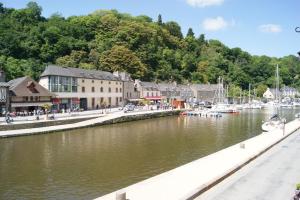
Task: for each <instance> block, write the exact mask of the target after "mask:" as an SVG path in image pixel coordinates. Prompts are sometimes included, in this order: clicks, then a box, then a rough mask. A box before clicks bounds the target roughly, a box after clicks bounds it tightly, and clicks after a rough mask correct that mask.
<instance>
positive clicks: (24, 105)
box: [11, 102, 52, 108]
mask: <svg viewBox="0 0 300 200" xmlns="http://www.w3.org/2000/svg"><path fill="white" fill-rule="evenodd" d="M45 104H48V105H50V106H51V105H52V103H51V102H32V103H11V107H12V108H17V107H31V106H34V107H35V106H43V105H45Z"/></svg>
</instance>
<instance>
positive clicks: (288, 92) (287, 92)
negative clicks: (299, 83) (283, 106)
mask: <svg viewBox="0 0 300 200" xmlns="http://www.w3.org/2000/svg"><path fill="white" fill-rule="evenodd" d="M280 92H281V95H282V97H283V98H284V97H290V98H295V97H296V96H299V92H298V90H297V89H296V88H293V87H288V86H284V87H283V88H281V91H280Z"/></svg>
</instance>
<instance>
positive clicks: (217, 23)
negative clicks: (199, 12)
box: [202, 17, 235, 31]
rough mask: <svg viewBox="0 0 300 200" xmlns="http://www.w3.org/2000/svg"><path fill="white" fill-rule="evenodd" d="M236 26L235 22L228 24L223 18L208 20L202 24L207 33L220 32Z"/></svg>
mask: <svg viewBox="0 0 300 200" xmlns="http://www.w3.org/2000/svg"><path fill="white" fill-rule="evenodd" d="M234 25H235V21H234V20H231V22H227V21H226V20H224V19H223V17H216V18H207V19H205V20H204V21H203V22H202V26H203V29H204V30H206V31H218V30H222V29H225V28H227V27H229V26H234Z"/></svg>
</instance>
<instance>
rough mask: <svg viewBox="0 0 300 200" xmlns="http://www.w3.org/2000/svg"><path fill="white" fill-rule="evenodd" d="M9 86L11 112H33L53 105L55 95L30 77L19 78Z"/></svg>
mask: <svg viewBox="0 0 300 200" xmlns="http://www.w3.org/2000/svg"><path fill="white" fill-rule="evenodd" d="M8 84H9V98H10V100H9V101H10V111H11V112H25V111H26V112H32V111H34V110H38V109H41V108H42V107H43V106H45V105H49V106H51V105H52V102H51V99H52V97H54V95H53V94H52V93H50V92H49V91H48V90H47V89H45V88H44V87H42V86H41V85H40V84H39V83H37V82H36V81H34V80H33V79H32V78H30V77H21V78H17V79H14V80H11V81H9V82H8Z"/></svg>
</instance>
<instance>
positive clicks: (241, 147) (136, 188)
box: [97, 119, 300, 200]
mask: <svg viewBox="0 0 300 200" xmlns="http://www.w3.org/2000/svg"><path fill="white" fill-rule="evenodd" d="M299 128H300V121H299V120H298V119H296V120H294V121H292V122H289V123H288V124H286V126H285V131H283V130H282V129H280V130H276V131H273V132H268V133H262V134H260V135H258V136H256V137H253V138H251V139H248V140H246V141H244V142H241V143H239V144H236V145H233V146H231V147H228V148H226V149H223V150H221V151H218V152H216V153H214V154H211V155H209V156H206V157H203V158H201V159H199V160H196V161H193V162H191V163H188V164H186V165H183V166H181V167H178V168H175V169H173V170H170V171H168V172H165V173H163V174H160V175H157V176H154V177H152V178H149V179H147V180H144V181H141V182H139V183H136V184H133V185H131V186H128V187H126V188H123V189H121V190H119V191H115V192H112V193H110V194H107V195H105V196H102V197H99V198H97V200H115V199H116V195H117V194H120V193H121V194H122V193H123V194H124V193H126V199H130V200H141V199H143V200H153V199H156V200H165V199H172V200H175V199H179V200H181V199H194V198H196V197H198V196H199V195H200V194H202V193H203V192H204V191H206V190H207V189H209V188H211V187H212V186H214V185H215V184H217V183H218V182H219V181H221V180H223V179H224V178H226V177H228V176H229V175H232V174H233V173H234V172H236V171H237V170H238V169H240V168H242V167H244V166H247V165H246V164H248V163H249V162H250V161H252V160H254V159H255V158H257V157H259V156H260V155H263V153H264V152H267V150H268V149H270V148H272V147H274V146H276V144H278V143H279V142H281V141H282V140H284V139H286V137H288V136H289V135H290V134H293V133H294V132H295V131H296V130H297V129H299ZM278 145H279V146H282V145H281V144H280V143H279V144H278ZM290 156H291V159H297V156H295V155H290ZM294 156H295V157H294ZM253 162H256V160H255V161H253ZM250 163H251V162H250ZM277 165H278V164H277ZM287 165H288V164H287ZM278 166H279V165H278ZM270 167H271V166H270ZM273 167H275V166H273ZM287 169H288V168H287ZM269 172H270V171H265V172H264V173H269ZM270 176H271V175H270ZM258 177H259V176H258ZM256 181H257V182H259V181H260V180H259V179H258V180H256ZM252 184H254V185H255V182H254V183H252ZM255 187H256V186H253V185H251V186H250V185H248V191H250V190H252V189H253V190H255ZM270 192H271V191H270ZM246 194H247V193H246V192H245V191H244V194H242V193H241V194H240V196H239V197H241V196H242V195H246ZM261 195H262V198H249V199H264V197H265V195H266V194H261ZM199 198H200V197H199ZM211 199H223V198H222V192H220V193H219V196H218V198H215V197H212V198H211ZM228 199H231V200H232V199H243V198H235V197H233V196H230V197H229V198H228ZM244 199H247V198H244ZM265 199H271V198H265ZM281 199H286V198H281Z"/></svg>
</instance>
